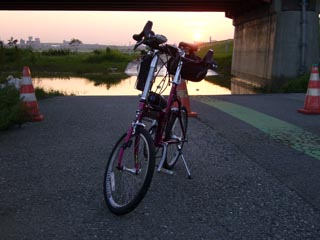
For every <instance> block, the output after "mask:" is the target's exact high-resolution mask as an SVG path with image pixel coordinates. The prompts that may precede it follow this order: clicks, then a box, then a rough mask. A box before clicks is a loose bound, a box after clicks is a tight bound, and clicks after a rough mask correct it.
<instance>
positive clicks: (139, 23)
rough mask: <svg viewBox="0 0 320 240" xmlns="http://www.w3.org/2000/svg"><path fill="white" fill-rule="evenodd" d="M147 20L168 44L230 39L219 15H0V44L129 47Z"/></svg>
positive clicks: (229, 23) (225, 20) (229, 28)
mask: <svg viewBox="0 0 320 240" xmlns="http://www.w3.org/2000/svg"><path fill="white" fill-rule="evenodd" d="M148 20H151V21H153V30H154V32H155V33H159V34H163V35H165V36H166V37H167V38H168V42H169V43H178V42H180V41H186V42H194V41H209V39H210V37H211V39H212V40H224V39H230V38H233V30H234V28H233V26H232V20H231V19H228V18H226V17H225V16H224V13H221V12H220V13H212V12H211V13H208V12H198V13H185V12H103V11H101V12H87V11H82V12H79V11H78V12H76V11H73V12H71V11H0V23H1V24H0V40H1V41H3V42H5V43H7V42H8V39H10V38H11V37H13V38H15V39H18V40H20V39H21V38H22V39H25V40H27V39H28V37H29V36H33V38H36V37H38V38H40V40H41V42H52V43H61V42H62V41H63V40H66V41H70V40H71V39H72V38H77V39H79V40H81V41H82V42H83V43H92V44H93V43H99V44H112V45H128V44H133V43H134V40H132V35H133V34H134V33H139V32H140V31H141V29H142V28H143V26H144V24H145V23H146V22H147V21H148Z"/></svg>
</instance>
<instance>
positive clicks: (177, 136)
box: [103, 21, 216, 215]
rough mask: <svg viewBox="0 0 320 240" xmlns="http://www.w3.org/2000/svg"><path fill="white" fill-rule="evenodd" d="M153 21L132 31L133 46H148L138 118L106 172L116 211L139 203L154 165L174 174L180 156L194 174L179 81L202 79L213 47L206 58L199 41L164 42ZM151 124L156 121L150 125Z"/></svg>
mask: <svg viewBox="0 0 320 240" xmlns="http://www.w3.org/2000/svg"><path fill="white" fill-rule="evenodd" d="M152 25H153V23H152V22H151V21H148V22H147V23H146V25H145V26H144V28H143V30H142V32H141V33H140V34H135V35H133V39H134V40H135V41H136V44H135V46H134V50H136V49H137V48H138V47H139V46H140V45H142V44H144V45H145V46H147V47H148V48H149V50H148V53H147V54H146V55H145V56H144V57H143V58H142V61H141V64H140V69H139V74H138V77H137V83H136V88H137V89H138V90H140V91H142V94H141V96H140V101H139V106H138V110H137V111H136V116H135V119H134V120H133V122H132V124H131V125H130V127H129V129H128V131H127V132H126V133H125V134H123V135H122V136H121V137H120V139H119V140H118V141H117V143H116V144H115V146H114V148H113V150H112V152H111V154H110V157H109V160H108V162H107V166H106V170H105V175H104V183H103V193H104V198H105V202H106V205H107V207H108V208H109V210H110V211H111V212H112V213H114V214H116V215H122V214H126V213H129V212H131V211H132V210H134V209H135V208H136V207H137V206H138V204H139V203H140V202H141V201H142V199H143V198H144V196H145V195H146V193H147V191H148V188H149V186H150V183H151V181H152V177H153V173H154V169H155V168H156V170H157V171H158V172H160V171H163V172H166V173H169V174H172V173H173V172H172V169H173V168H174V166H175V164H176V163H177V161H178V159H180V158H181V159H182V161H183V163H184V166H185V169H186V172H187V175H188V177H189V178H191V172H190V169H189V167H188V165H187V162H186V159H185V158H184V155H183V153H182V149H183V146H184V143H185V142H187V126H188V112H187V109H186V108H185V107H184V106H182V104H181V101H180V97H179V96H178V95H177V86H178V85H179V84H180V83H181V79H182V78H184V79H188V80H192V81H201V80H202V79H203V78H204V77H205V75H206V73H207V71H208V69H209V68H211V69H214V68H215V67H216V64H215V62H214V61H213V51H212V50H209V51H208V53H207V54H206V55H205V57H204V58H203V59H201V58H200V57H198V56H197V55H196V54H195V51H197V49H198V47H197V46H196V45H193V44H188V43H185V42H181V43H180V44H179V46H178V47H176V46H173V45H169V44H165V43H166V41H167V38H166V37H165V36H163V35H159V34H155V33H154V32H153V31H152ZM163 56H164V57H163ZM159 63H160V64H162V65H161V68H162V67H165V68H166V69H167V71H166V72H167V74H166V75H165V77H164V78H163V80H162V81H161V82H160V84H159V86H160V85H161V84H162V86H160V87H158V88H157V89H158V93H157V90H156V91H152V85H153V84H154V81H155V78H156V76H157V73H158V71H156V69H157V66H158V64H159ZM190 70H191V71H190ZM167 79H169V80H168V81H166V80H167ZM165 83H167V85H165ZM169 85H171V89H170V94H169V96H168V98H167V100H166V99H165V98H164V97H163V96H162V95H161V94H162V93H163V89H165V88H167V87H168V86H169ZM159 89H160V90H159ZM148 123H150V124H151V126H150V127H149V129H148V130H147V124H148ZM159 152H160V157H161V160H160V162H159V164H158V165H157V166H156V154H157V153H159Z"/></svg>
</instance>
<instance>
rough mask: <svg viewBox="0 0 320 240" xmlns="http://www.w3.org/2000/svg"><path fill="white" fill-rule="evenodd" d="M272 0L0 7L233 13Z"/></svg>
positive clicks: (7, 4) (7, 6) (13, 1)
mask: <svg viewBox="0 0 320 240" xmlns="http://www.w3.org/2000/svg"><path fill="white" fill-rule="evenodd" d="M271 1H272V0H134V1H133V0H94V1H87V0H74V1H71V0H67V1H64V0H46V1H43V0H31V1H25V0H4V1H3V0H2V1H0V10H72V11H81V10H83V11H177V12H180V11H189V12H190V11H194V12H199V11H200V12H201V11H205V12H211V11H212V12H234V11H238V10H239V9H249V8H253V7H257V6H260V5H262V4H268V3H271Z"/></svg>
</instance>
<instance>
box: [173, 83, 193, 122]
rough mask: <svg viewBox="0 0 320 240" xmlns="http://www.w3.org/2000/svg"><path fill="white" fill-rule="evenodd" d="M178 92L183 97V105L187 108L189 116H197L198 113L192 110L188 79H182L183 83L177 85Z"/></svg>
mask: <svg viewBox="0 0 320 240" xmlns="http://www.w3.org/2000/svg"><path fill="white" fill-rule="evenodd" d="M177 94H178V96H179V97H180V99H181V103H182V105H183V106H185V107H186V108H187V111H188V116H189V117H197V116H198V113H196V112H192V111H191V107H190V101H189V95H188V89H187V85H186V81H185V80H184V79H181V84H179V85H178V86H177Z"/></svg>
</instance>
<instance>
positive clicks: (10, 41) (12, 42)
mask: <svg viewBox="0 0 320 240" xmlns="http://www.w3.org/2000/svg"><path fill="white" fill-rule="evenodd" d="M17 43H18V40H17V39H14V38H13V37H11V38H10V39H9V40H8V45H9V47H13V46H17Z"/></svg>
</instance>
